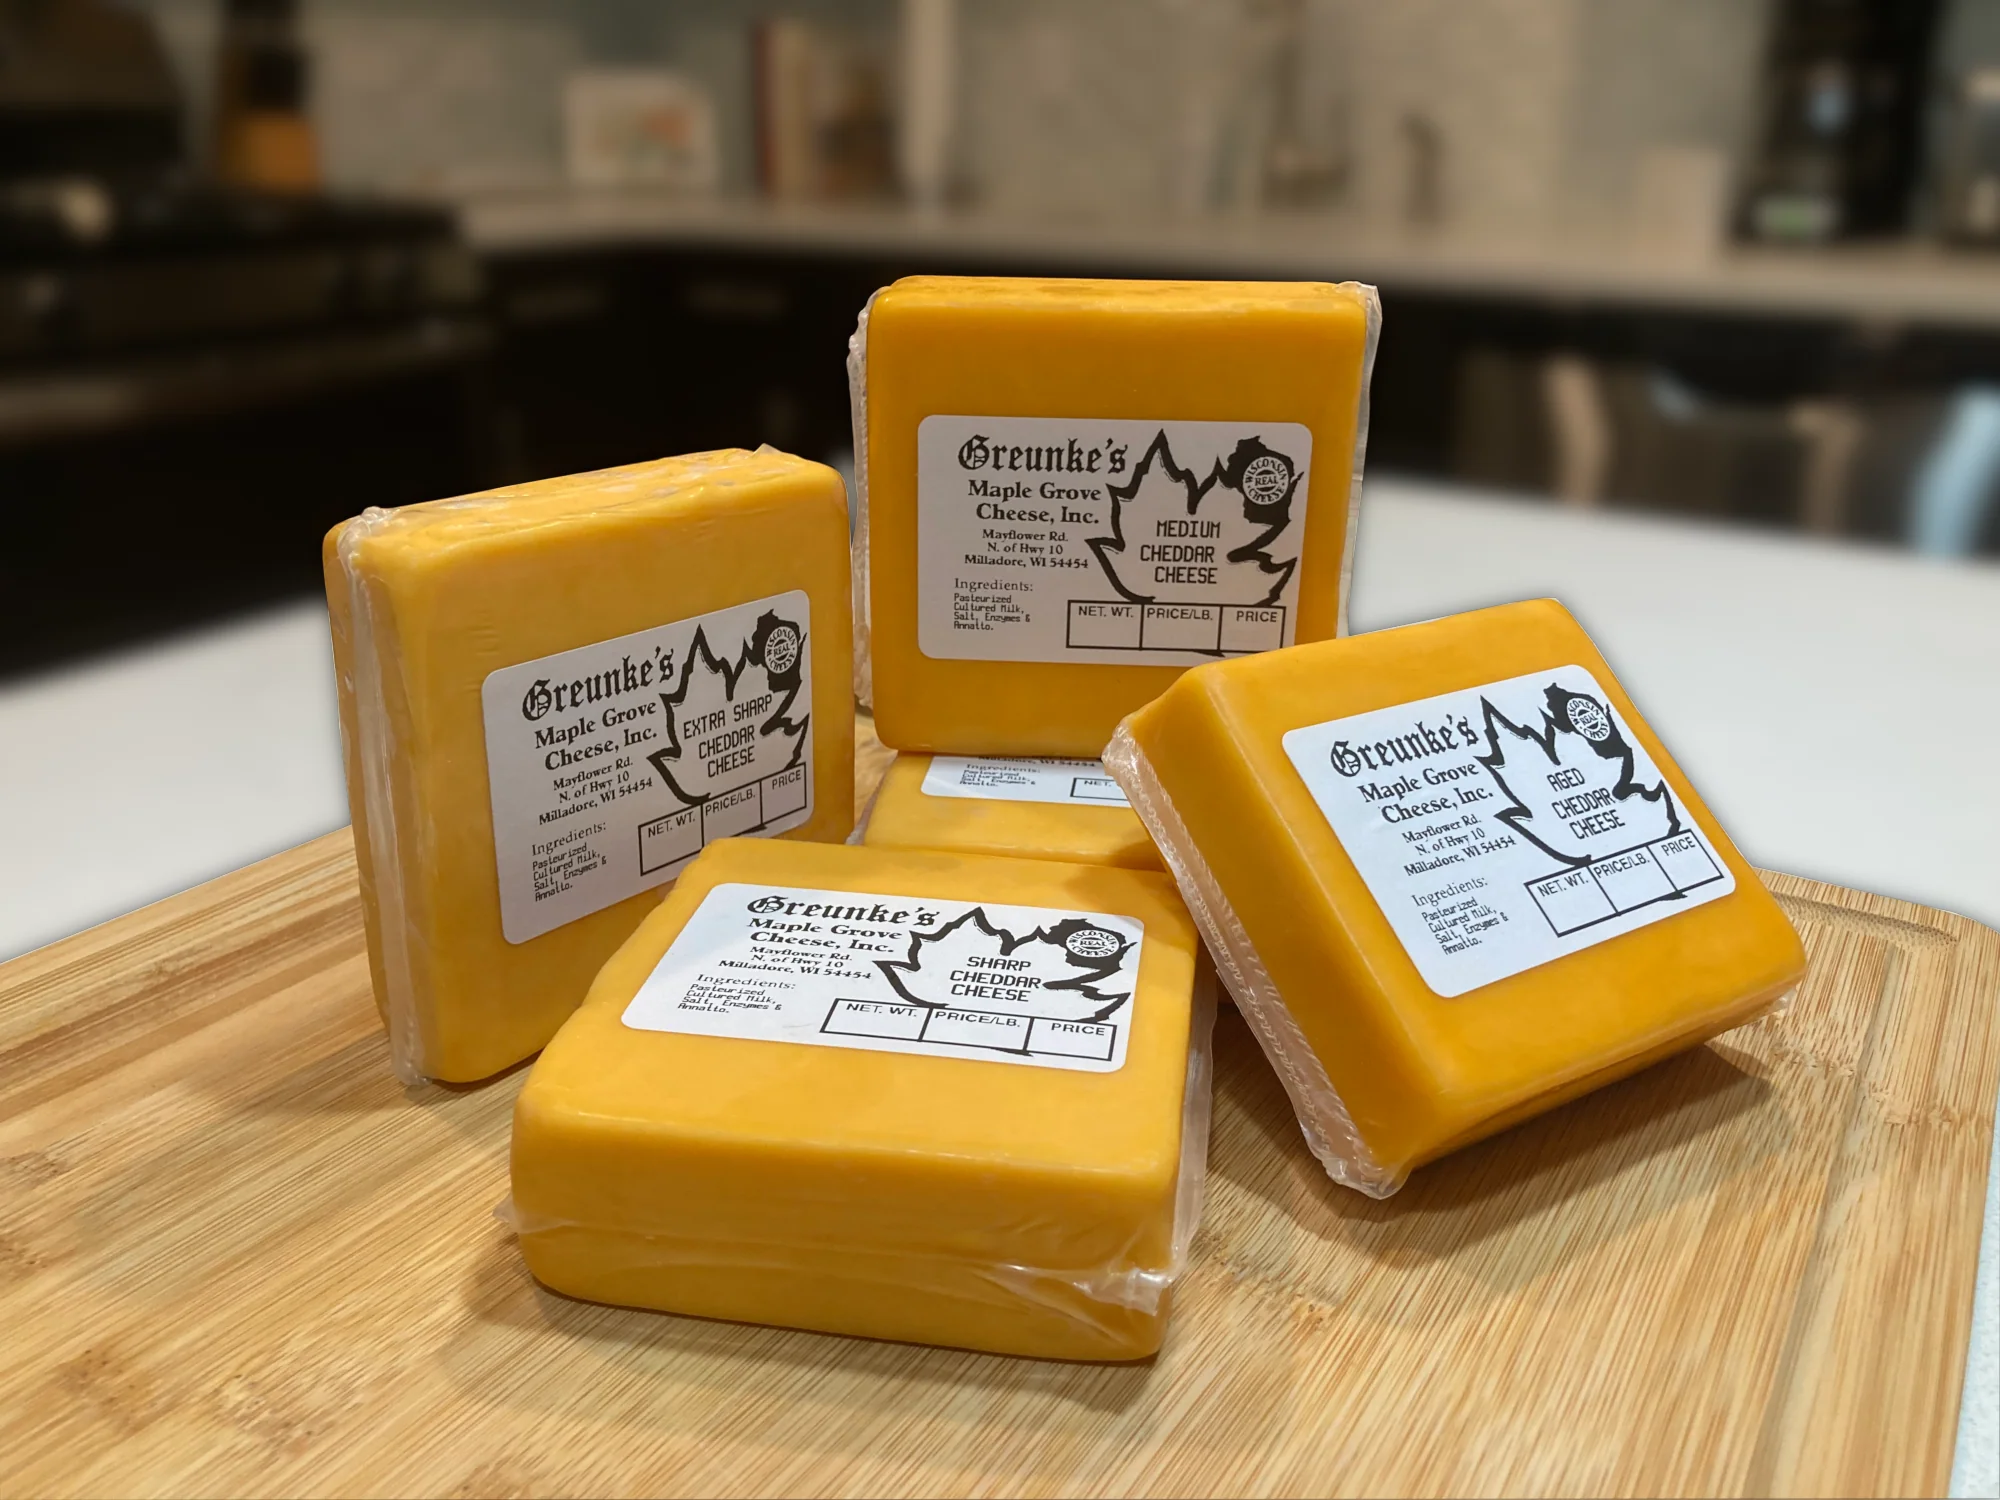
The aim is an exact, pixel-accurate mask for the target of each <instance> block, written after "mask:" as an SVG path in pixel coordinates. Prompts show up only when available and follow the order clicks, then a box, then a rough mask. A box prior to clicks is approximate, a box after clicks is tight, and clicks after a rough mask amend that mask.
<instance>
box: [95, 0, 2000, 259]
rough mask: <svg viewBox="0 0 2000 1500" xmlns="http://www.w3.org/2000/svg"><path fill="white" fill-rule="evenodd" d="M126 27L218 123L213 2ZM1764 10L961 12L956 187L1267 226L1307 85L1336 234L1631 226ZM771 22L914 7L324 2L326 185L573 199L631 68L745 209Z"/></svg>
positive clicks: (1616, 4)
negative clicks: (574, 92)
mask: <svg viewBox="0 0 2000 1500" xmlns="http://www.w3.org/2000/svg"><path fill="white" fill-rule="evenodd" d="M133 3H137V4H141V5H143V6H144V7H145V8H147V9H149V10H151V11H152V12H153V13H155V14H156V15H157V16H158V17H159V19H160V21H161V23H162V28H163V30H164V32H165V33H166V35H167V37H168V39H169V42H170V45H171V47H172V49H173V51H174V53H175V55H176V57H177V59H178V60H179V61H180V63H181V65H182V68H183V71H184V73H185V75H186V78H187V81H188V85H189V91H190V95H191V98H192V99H193V100H194V102H195V103H196V105H197V107H199V105H200V104H201V102H202V101H203V100H205V98H206V96H207V93H208V73H209V59H210V56H211V54H212V52H213V50H214V33H215V24H216V23H215V12H216V9H217V0H133ZM1970 3H1971V4H1973V5H1974V6H1975V7H1977V6H1989V7H1990V6H1991V5H1992V4H1993V0H1970ZM1765 4H1766V0H1393V3H1384V0H1091V3H1089V4H1077V3H1075V0H960V5H959V14H960V20H959V47H958V53H959V75H958V81H957V95H958V110H957V113H958V121H959V125H958V139H957V148H956V152H955V156H956V163H957V166H956V172H955V176H956V178H957V180H958V181H959V183H960V186H961V190H962V191H963V192H964V193H965V194H966V195H968V196H971V197H974V198H976V199H978V200H980V201H983V202H986V203H988V204H991V205H993V206H995V207H1004V208H1008V209H1012V210H1016V211H1021V212H1029V213H1043V212H1046V213H1064V214H1079V213H1084V214H1098V215H1104V214H1132V213H1138V214H1147V215H1152V214H1161V213H1176V212H1182V213H1185V212H1212V211H1216V210H1227V209H1229V208H1232V207H1236V206H1241V205H1246V204H1250V203H1254V202H1256V201H1259V198H1260V194H1261V192H1262V183H1263V178H1264V171H1265V164H1266V158H1267V141H1268V139H1269V136H1270V132H1271V130H1272V128H1273V123H1274V121H1275V120H1276V119H1277V118H1278V117H1279V116H1280V115H1281V114H1282V113H1284V108H1283V105H1282V103H1281V101H1282V99H1283V97H1284V91H1285V89H1286V87H1287V78H1286V73H1287V70H1288V69H1293V70H1295V72H1293V74H1292V77H1291V80H1290V86H1291V87H1293V88H1295V90H1296V97H1295V103H1294V107H1293V108H1292V110H1291V114H1290V130H1291V132H1292V133H1293V134H1294V135H1295V136H1297V137H1298V138H1299V139H1300V140H1301V141H1303V142H1304V143H1305V144H1306V145H1307V146H1309V147H1311V148H1313V149H1316V150H1318V151H1320V152H1321V153H1322V156H1323V157H1324V158H1325V159H1326V160H1327V161H1328V162H1332V163H1334V164H1336V165H1337V164H1338V163H1339V162H1342V161H1344V162H1345V163H1346V164H1347V170H1346V171H1345V173H1344V174H1342V173H1340V172H1337V171H1335V172H1333V173H1332V175H1331V177H1330V178H1329V184H1330V185H1328V186H1327V187H1326V189H1325V191H1323V192H1322V193H1321V194H1320V195H1319V196H1320V199H1321V201H1323V202H1325V204H1326V206H1327V207H1328V208H1329V210H1330V211H1333V212H1336V213H1341V214H1345V215H1350V216H1353V217H1356V218H1358V219H1361V220H1363V221H1366V222H1370V223H1388V222H1394V221H1395V220H1397V219H1398V218H1402V217H1408V216H1409V215H1410V214H1411V213H1412V212H1413V211H1414V210H1417V209H1420V208H1421V207H1422V206H1423V205H1422V203H1421V201H1420V200H1421V198H1422V196H1423V194H1422V187H1423V178H1424V175H1425V173H1426V171H1428V172H1429V173H1430V174H1431V175H1432V186H1433V188H1434V196H1435V200H1436V206H1437V208H1438V210H1439V212H1440V215H1441V217H1443V218H1445V219H1446V220H1448V221H1450V222H1454V223H1457V224H1460V225H1463V226H1465V227H1468V228H1476V229H1486V230H1493V231H1509V230H1513V229H1516V228H1525V227H1530V226H1536V225H1545V224H1548V223H1550V222H1571V221H1575V220H1578V219H1585V220H1587V219H1592V218H1599V217H1615V216H1617V215H1619V214H1621V213H1622V212H1624V211H1625V208H1626V205H1627V203H1628V201H1629V199H1630V196H1631V192H1632V188H1631V184H1632V181H1633V179H1634V177H1635V174H1636V173H1637V172H1638V169H1639V164H1640V162H1641V160H1642V159H1643V158H1644V157H1645V156H1646V154H1647V153H1648V152H1649V151H1651V150H1653V149H1655V148H1658V147H1661V146H1669V147H1696V148H1706V149H1711V150H1716V151H1722V152H1731V151H1734V150H1735V149H1736V148H1737V146H1738V145H1739V144H1740V142H1741V140H1742V137H1743V136H1744V134H1745V132H1746V130H1747V127H1748V112H1749V108H1750V101H1751V97H1752V92H1753V80H1754V77H1755V72H1756V66H1757V54H1758V50H1759V46H1760V39H1761V36H1762V30H1763V24H1764V19H1763V18H1764V12H1765ZM779 12H782V13H783V14H787V15H804V16H808V17H815V18H818V19H821V20H825V21H833V22H838V23H840V24H842V25H845V26H847V27H849V28H852V29H855V30H858V31H860V32H863V33H866V34H870V35H873V36H875V37H878V38H879V39H880V40H881V42H882V45H883V46H884V47H885V49H889V48H891V47H892V45H893V34H894V28H895V22H896V0H764V3H752V0H671V3H670V0H424V3H422V4H418V3H414V0H402V3H393V0H305V3H304V31H305V35H306V38H307V41H308V43H309V45H310V47H311V49H312V52H313V56H314V66H315V88H314V112H315V116H316V119H317V121H318V124H319V129H320V135H321V140H322V146H323V151H324V155H325V160H326V164H327V172H328V176H329V179H330V180H331V181H332V182H334V183H336V184H339V185H344V186H365V187H385V188H397V189H409V188H424V187H441V188H463V187H471V186H479V185H484V184H533V183H544V182H554V181H556V180H557V179H558V178H559V177H560V174H561V170H562V166H561V164H562V143H561V140H560V96H561V88H562V82H563V79H564V77H565V75H566V74H567V73H569V72H570V71H571V70H572V69H574V68H576V67H579V66H583V65H588V64H603V63H606V62H615V61H629V62H643V63H660V64H666V65H670V66H674V67H677V68H679V69H681V70H682V71H684V72H686V73H688V74H690V75H692V76H694V77H697V78H699V79H701V80H702V81H703V82H704V83H705V84H706V85H707V87H708V88H709V89H710V90H711V91H712V93H713V94H714V96H715V100H716V106H717V112H718V118H719V122H720V134H721V140H722V155H723V164H722V165H723V170H722V181H723V183H724V186H725V188H728V189H742V188H744V187H746V186H747V185H748V183H749V182H750V180H751V176H752V172H751V143H750V107H749V90H750V77H749V75H750V66H749V45H748V34H749V28H750V26H751V24H752V22H753V21H754V20H755V19H756V18H757V17H758V16H759V15H765V14H776V13H779ZM1960 29H1961V30H1963V29H1964V28H1963V27H1961V28H1960ZM1427 162H1428V166H1427Z"/></svg>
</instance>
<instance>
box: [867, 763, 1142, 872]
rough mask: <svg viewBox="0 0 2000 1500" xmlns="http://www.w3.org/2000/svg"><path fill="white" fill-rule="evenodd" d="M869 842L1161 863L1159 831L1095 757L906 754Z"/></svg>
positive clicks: (894, 769) (871, 817)
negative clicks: (1156, 839) (1155, 832)
mask: <svg viewBox="0 0 2000 1500" xmlns="http://www.w3.org/2000/svg"><path fill="white" fill-rule="evenodd" d="M862 842H863V843H865V844H866V845H867V846H868V847H869V848H871V849H948V850H952V851H955V852H957V853H960V854H1000V855H1006V856H1009V857H1011V858H1014V859H1055V860H1063V861H1065V862H1067V863H1070V864H1079V865H1119V866H1122V867H1123V868H1125V869H1128V870H1158V869H1160V868H1162V866H1161V864H1160V855H1159V851H1158V850H1157V849H1155V848H1154V847H1153V838H1152V835H1151V834H1149V833H1147V832H1146V827H1145V825H1144V824H1143V823H1141V822H1140V821H1139V819H1138V816H1137V815H1136V814H1135V813H1134V812H1133V811H1132V808H1131V805H1130V804H1129V803H1127V802H1126V800H1125V794H1124V792H1122V791H1120V790H1119V788H1118V783H1117V782H1115V781H1113V780H1112V779H1111V777H1110V776H1109V775H1108V774H1107V773H1106V772H1105V769H1104V766H1103V763H1102V762H1100V761H1095V760H1024V759H1019V758H1004V759H1003V758H994V757H969V756H954V755H940V756H930V755H899V756H897V757H896V759H895V760H894V761H892V762H891V763H890V766H889V770H888V774H886V775H885V776H884V777H883V778H882V785H881V788H880V790H879V791H877V792H876V794H875V804H874V806H873V807H872V808H871V809H870V810H869V813H868V823H867V829H866V832H865V833H864V834H863V837H862Z"/></svg>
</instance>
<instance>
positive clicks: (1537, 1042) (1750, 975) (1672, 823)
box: [1105, 600, 1805, 1196]
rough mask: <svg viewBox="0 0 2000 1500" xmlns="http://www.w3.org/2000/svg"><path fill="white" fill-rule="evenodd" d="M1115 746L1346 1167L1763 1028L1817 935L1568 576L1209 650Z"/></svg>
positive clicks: (1395, 1166) (1258, 1022)
mask: <svg viewBox="0 0 2000 1500" xmlns="http://www.w3.org/2000/svg"><path fill="white" fill-rule="evenodd" d="M1105 763H1106V765H1107V766H1108V767H1109V768H1110V769H1111V771H1112V774H1113V775H1114V776H1116V777H1117V778H1118V781H1119V783H1120V784H1121V785H1122V786H1123V787H1124V788H1125V791H1126V793H1127V795H1128V796H1130V797H1131V799H1132V805H1133V807H1134V809H1135V810H1136V811H1137V812H1138V814H1139V816H1140V817H1141V818H1142V819H1143V820H1144V821H1145V823H1146V826H1147V828H1148V829H1149V830H1150V831H1151V832H1152V834H1153V837H1154V839H1155V840H1156V841H1157V842H1158V844H1159V846H1160V849H1161V852H1162V854H1163V856H1164V857H1165V859H1166V862H1167V865H1168V867H1169V868H1170V869H1171V870H1172V871H1173V872H1174V875H1175V877H1176V878H1177V879H1178V880H1179V882H1180V884H1181V888H1182V891H1183V894H1184V895H1185V896H1186V898H1187V901H1188V905H1189V908H1190V909H1191V910H1192V911H1193V912H1194V914H1195V916H1196V918H1197V920H1198V921H1199V922H1200V923H1201V926H1202V929H1203V932H1204V935H1205V936H1206V937H1207V939H1208V945H1209V949H1210V951H1211V952H1212V953H1213V954H1214V956H1215V961H1216V967H1217V969H1218V970H1219V971H1220V972H1221V974H1222V976H1223V978H1224V980H1225V982H1226V983H1227V984H1228V987H1229V989H1230V991H1231V993H1232V994H1233V995H1234V996H1235V998H1236V1002H1237V1006H1238V1008H1239V1009H1240V1010H1242V1012H1243V1013H1244V1015H1245V1018H1246V1019H1247V1020H1248V1021H1249V1022H1250V1023H1251V1026H1252V1029H1253V1030H1254V1031H1255V1032H1256V1033H1257V1035H1258V1039H1259V1041H1260V1042H1261V1043H1262V1044H1263V1047H1264V1049H1265V1051H1266V1052H1267V1053H1268V1054H1269V1055H1270V1057H1271V1060H1272V1062H1273V1064H1274V1065H1275V1066H1276V1068H1277V1071H1278V1073H1279V1076H1280V1077H1281V1078H1282V1079H1283V1080H1284V1083H1285V1086H1286V1089H1287V1091H1288V1092H1289V1093H1290V1094H1291V1097H1292V1103H1293V1106H1294V1108H1295V1109H1296V1110H1297V1112H1298V1115H1299V1121H1300V1124H1301V1126H1302V1127H1303V1128H1304V1131H1305V1134H1306V1139H1307V1141H1308V1142H1309V1143H1310V1144H1311V1146H1312V1148H1313V1150H1314V1152H1315V1154H1316V1155H1318V1157H1319V1158H1320V1160H1321V1162H1322V1163H1323V1164H1324V1165H1325V1167H1326V1169H1327V1171H1328V1172H1329V1173H1330V1174H1331V1175H1332V1176H1333V1177H1334V1178H1335V1179H1336V1180H1337V1181H1340V1182H1343V1183H1346V1184H1347V1185H1348V1186H1350V1187H1354V1188H1357V1189H1359V1190H1361V1191H1363V1192H1367V1193H1371V1194H1375V1195H1377V1196H1384V1195H1386V1194H1388V1193H1391V1192H1394V1191H1395V1189H1396V1188H1397V1187H1398V1186H1399V1185H1400V1184H1401V1183H1402V1181H1403V1179H1404V1177H1405V1176H1406V1175H1407V1174H1408V1172H1409V1171H1410V1170H1411V1168H1413V1167H1415V1166H1417V1165H1419V1164H1421V1163H1423V1162H1425V1161H1428V1160H1430V1159H1431V1158H1433V1157H1436V1156H1439V1155H1441V1154H1443V1153H1444V1152H1447V1151H1450V1150H1452V1149H1454V1148H1456V1147H1458V1146H1461V1145H1464V1144H1466V1143H1467V1142H1470V1141H1473V1140H1476V1139H1478V1138H1479V1137H1481V1136H1483V1135H1486V1134H1489V1133H1491V1132H1493V1131H1496V1130H1499V1129H1502V1128H1503V1127H1505V1126H1507V1125H1510V1124H1512V1123H1514V1122H1515V1121H1518V1120H1521V1119H1524V1118H1526V1117H1528V1116H1529V1115H1532V1114H1534V1113H1537V1112H1538V1111H1541V1110H1545V1109H1548V1108H1550V1107H1552V1106H1553V1105H1556V1104H1559V1103H1561V1102H1562V1101H1564V1100H1565V1099H1569V1098H1573V1097H1575V1096H1576V1095H1577V1094H1580V1093H1582V1092H1584V1091H1586V1090H1588V1089H1592V1088H1595V1087H1597V1086H1598V1085H1600V1084H1603V1083H1607V1082H1609V1081H1610V1080H1612V1079H1615V1078H1618V1077H1620V1076H1622V1075H1624V1074H1627V1073H1630V1072H1633V1071H1635V1070H1636V1069H1638V1068H1641V1067H1644V1066H1645V1065H1646V1064H1648V1063H1650V1062H1653V1061H1656V1060H1657V1059H1659V1058H1662V1057H1665V1056H1667V1055H1669V1054H1670V1053H1673V1052H1677V1051H1680V1050H1681V1049H1683V1048H1687V1047H1692V1046H1694V1045H1696V1044H1697V1043H1699V1042H1701V1041H1703V1040H1705V1039H1707V1038H1708V1037H1711V1036H1714V1035H1715V1034H1717V1033H1718V1032H1721V1031H1725V1030H1727V1029H1729V1028H1730V1027H1732V1026H1736V1025H1740V1024H1741V1023H1743V1022H1745V1021H1748V1020H1750V1019H1752V1018H1754V1017H1756V1016H1758V1015H1759V1014H1761V1013H1763V1012H1764V1011H1766V1010H1767V1009H1769V1008H1770V1007H1771V1006H1772V1005H1773V1004H1775V1003H1776V1002H1777V1001H1779V1000H1780V999H1781V998H1782V997H1783V996H1785V995H1787V994H1788V993H1789V992H1790V991H1791V990H1792V989H1793V987H1794V986H1796V985H1797V984H1798V982H1799V980H1800V978H1801V976H1802V975H1803V973H1804V969H1805V955H1804V951H1803V949H1802V948H1801V946H1800V944H1799V939H1798V935H1797V933H1795V932H1794V931H1793V930H1792V926H1791V924H1790V923H1789V922H1788V921H1787V920H1786V919H1785V915H1784V913H1783V912H1782V911H1781V910H1780V909H1779V907H1778V905H1777V903H1776V901H1774V900H1773V899H1772V897H1771V895H1770V893H1769V892H1767V891H1766V890H1765V889H1764V886H1763V884H1762V883H1761V882H1760V881H1759V880H1758V878H1757V874H1756V871H1755V870H1753V869H1752V868H1751V867H1750V866H1749V864H1747V863H1746V862H1745V861H1744V859H1743V857H1742V855H1740V854H1738V853H1737V852H1736V849H1735V847H1734V846H1733V845H1731V843H1730V842H1729V840H1728V838H1727V836H1725V835H1724V833H1723V831H1722V829H1721V828H1720V827H1719V826H1718V825H1717V823H1716V821H1715V818H1714V816H1713V815H1712V814H1711V813H1710V812H1709V811H1708V809H1707V807H1705V806H1704V805H1703V804H1702V802H1701V799H1700V798H1699V797H1698V796H1697V795H1696V794H1695V791H1694V788H1693V787H1691V786H1690V785H1689V784H1688V781H1687V778H1686V777H1685V776H1684V775H1683V774H1682V773H1681V771H1680V768H1679V767H1678V766H1676V765H1675V764H1674V762H1673V760H1672V759H1671V758H1670V757H1669V756H1668V754H1667V752H1666V750H1665V748H1664V747H1663V746H1662V745H1661V744H1660V742H1659V740H1658V739H1657V738H1656V737H1655V736H1654V734H1653V732H1652V730H1651V729H1650V728H1648V727H1647V725H1646V723H1645V721H1644V720H1643V719H1641V718H1640V717H1639V714H1638V711H1637V710H1636V709H1635V708H1634V707H1633V706H1632V702H1631V700H1630V699H1629V698H1627V697H1626V695H1625V693H1624V691H1623V689H1621V688H1620V687H1619V685H1618V682H1617V680H1616V679H1615V678H1614V677H1613V676H1612V674H1611V669H1610V668H1609V667H1608V666H1606V665H1605V662H1604V659H1603V657H1602V656H1600V655H1599V654H1598V652H1597V649H1596V648H1595V647H1594V646H1593V645H1592V644H1591V642H1590V639H1589V637H1587V636H1586V635H1585V634H1584V633H1583V631H1582V630H1581V629H1580V628H1579V627H1578V626H1577V624H1576V622H1575V621H1574V620H1572V619H1571V618H1570V616H1569V615H1568V613H1567V612H1566V611H1564V609H1563V608H1562V606H1561V605H1559V604H1556V603H1554V602H1553V601H1550V600H1543V601H1539V602H1534V603H1526V604H1513V605H1506V606H1503V607H1501V608H1497V609H1488V610H1481V611H1477V612H1475V613H1472V614H1466V615H1458V616H1454V617H1452V618H1449V619H1443V620H1433V621H1431V622H1429V623H1427V624H1423V625H1411V626H1407V627H1405V628H1403V629H1400V630H1385V631H1381V632H1378V633H1376V634H1373V635H1364V636H1357V637H1352V638H1350V639H1347V640H1343V641H1331V642H1325V643H1321V644H1318V645H1311V646H1299V647H1295V648H1293V649H1291V650H1288V651H1278V652H1271V653H1268V654H1266V655H1263V656H1258V657H1250V658H1246V659H1244V660H1241V661H1233V662H1226V663H1220V664H1217V665H1215V666H1211V667H1203V668H1199V669H1197V670H1196V671H1193V672H1190V673H1188V674H1187V675H1186V676H1185V677H1183V678H1182V679H1181V680H1180V681H1179V682H1177V683H1176V684H1175V685H1174V686H1173V687H1172V688H1171V689H1170V690H1169V691H1168V692H1167V693H1166V694H1164V695H1163V696H1162V697H1161V698H1160V699H1159V700H1158V701H1156V702H1154V703H1151V704H1149V705H1147V706H1146V707H1145V708H1143V709H1141V710H1140V711H1139V712H1138V713H1135V714H1134V715H1132V717H1131V718H1130V719H1128V720H1127V721H1126V723H1125V724H1124V725H1123V726H1122V727H1121V728H1120V729H1119V732H1118V735H1117V737H1116V739H1115V740H1114V741H1113V743H1112V745H1111V747H1110V749H1109V750H1108V751H1107V752H1106V754H1105Z"/></svg>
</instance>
